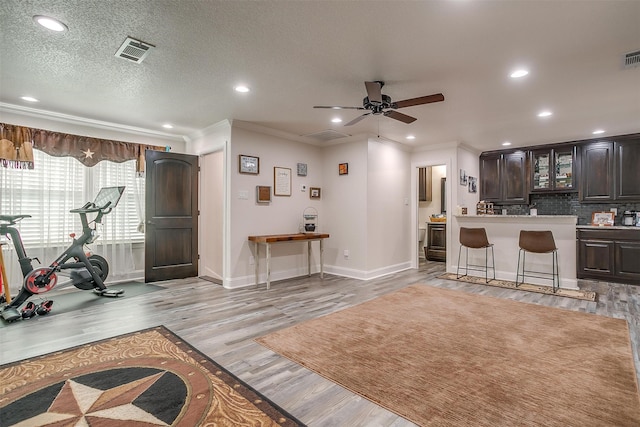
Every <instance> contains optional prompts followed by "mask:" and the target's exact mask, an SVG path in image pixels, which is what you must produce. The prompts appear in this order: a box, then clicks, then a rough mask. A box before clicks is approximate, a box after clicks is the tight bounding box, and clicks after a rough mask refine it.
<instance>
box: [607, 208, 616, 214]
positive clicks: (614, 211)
mask: <svg viewBox="0 0 640 427" xmlns="http://www.w3.org/2000/svg"><path fill="white" fill-rule="evenodd" d="M609 211H610V212H613V215H614V216H618V208H611V209H609Z"/></svg>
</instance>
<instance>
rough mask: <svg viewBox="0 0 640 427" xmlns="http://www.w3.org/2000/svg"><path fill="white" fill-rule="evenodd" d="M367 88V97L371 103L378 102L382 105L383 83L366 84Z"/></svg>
mask: <svg viewBox="0 0 640 427" xmlns="http://www.w3.org/2000/svg"><path fill="white" fill-rule="evenodd" d="M364 85H365V86H366V87H367V96H368V97H369V102H377V103H380V104H382V83H381V82H364Z"/></svg>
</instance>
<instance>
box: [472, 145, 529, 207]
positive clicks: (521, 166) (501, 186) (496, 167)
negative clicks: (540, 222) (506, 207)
mask: <svg viewBox="0 0 640 427" xmlns="http://www.w3.org/2000/svg"><path fill="white" fill-rule="evenodd" d="M527 171H528V169H527V154H526V152H524V151H514V152H500V153H487V154H482V155H481V156H480V200H484V201H487V202H494V203H499V204H527V203H528V202H529V186H528V179H527V177H528V172H527Z"/></svg>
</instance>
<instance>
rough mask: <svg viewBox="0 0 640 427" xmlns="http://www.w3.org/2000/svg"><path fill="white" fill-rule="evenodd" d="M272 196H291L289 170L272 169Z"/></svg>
mask: <svg viewBox="0 0 640 427" xmlns="http://www.w3.org/2000/svg"><path fill="white" fill-rule="evenodd" d="M273 195H274V196H290V195H291V168H280V167H277V166H276V167H274V168H273Z"/></svg>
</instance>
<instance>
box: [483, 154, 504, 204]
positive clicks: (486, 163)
mask: <svg viewBox="0 0 640 427" xmlns="http://www.w3.org/2000/svg"><path fill="white" fill-rule="evenodd" d="M501 165H502V154H500V153H491V154H482V155H481V156H480V200H485V201H487V202H499V201H501V200H502V192H501V190H500V182H501V181H502V180H501V179H500V178H501V177H500V172H501V170H502V167H501Z"/></svg>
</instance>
